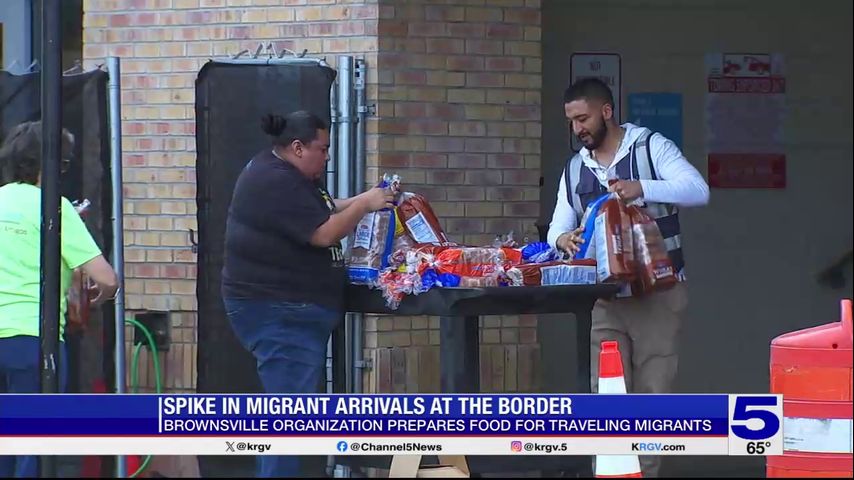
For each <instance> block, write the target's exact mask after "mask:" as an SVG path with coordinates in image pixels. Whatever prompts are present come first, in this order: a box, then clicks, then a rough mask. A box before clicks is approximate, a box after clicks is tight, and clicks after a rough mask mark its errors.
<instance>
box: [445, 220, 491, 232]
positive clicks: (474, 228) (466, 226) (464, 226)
mask: <svg viewBox="0 0 854 480" xmlns="http://www.w3.org/2000/svg"><path fill="white" fill-rule="evenodd" d="M447 225H448V228H447V231H448V233H481V232H483V231H484V229H483V227H484V220H483V219H481V218H449V219H448V221H447Z"/></svg>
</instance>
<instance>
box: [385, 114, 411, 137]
mask: <svg viewBox="0 0 854 480" xmlns="http://www.w3.org/2000/svg"><path fill="white" fill-rule="evenodd" d="M378 128H379V133H381V134H390V135H405V134H407V133H409V122H407V121H406V120H402V119H397V118H381V119H379V127H378Z"/></svg>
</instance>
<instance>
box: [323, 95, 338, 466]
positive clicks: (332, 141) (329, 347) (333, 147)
mask: <svg viewBox="0 0 854 480" xmlns="http://www.w3.org/2000/svg"><path fill="white" fill-rule="evenodd" d="M336 80H337V78H336ZM336 88H337V86H336V84H335V82H333V83H332V88H330V89H329V117H330V118H329V161H328V162H326V189H327V191H329V194H330V195H331V196H332V198H337V195H336V188H335V187H336V184H337V183H336V182H337V179H336V178H335V174H336V170H337V169H336V166H337V165H338V147H337V144H338V104H337V103H336V95H335V90H336ZM334 359H335V347H334V344H333V342H332V335H330V336H329V341H327V342H326V393H328V394H330V395H331V394H334V393H335V362H334ZM326 475H327V476H328V477H333V476H334V475H335V455H329V456H327V457H326Z"/></svg>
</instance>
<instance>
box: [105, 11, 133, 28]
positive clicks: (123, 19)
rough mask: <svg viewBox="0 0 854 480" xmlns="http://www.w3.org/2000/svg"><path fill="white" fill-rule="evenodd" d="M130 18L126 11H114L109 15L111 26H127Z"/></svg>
mask: <svg viewBox="0 0 854 480" xmlns="http://www.w3.org/2000/svg"><path fill="white" fill-rule="evenodd" d="M131 21H132V18H131V16H130V15H129V14H126V13H115V14H112V15H110V26H111V27H127V26H130V24H131Z"/></svg>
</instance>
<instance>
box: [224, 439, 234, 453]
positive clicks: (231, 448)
mask: <svg viewBox="0 0 854 480" xmlns="http://www.w3.org/2000/svg"><path fill="white" fill-rule="evenodd" d="M225 451H226V452H233V451H234V442H229V441H226V442H225Z"/></svg>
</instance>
